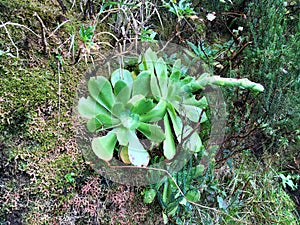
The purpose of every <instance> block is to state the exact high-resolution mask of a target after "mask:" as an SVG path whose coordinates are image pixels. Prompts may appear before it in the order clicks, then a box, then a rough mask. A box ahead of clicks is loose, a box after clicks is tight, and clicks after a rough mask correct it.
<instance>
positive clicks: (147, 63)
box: [142, 48, 157, 73]
mask: <svg viewBox="0 0 300 225" xmlns="http://www.w3.org/2000/svg"><path fill="white" fill-rule="evenodd" d="M155 62H157V55H156V53H155V52H154V51H153V50H152V49H151V48H148V49H147V50H146V52H145V54H144V60H143V64H142V68H143V70H150V71H151V73H154V64H155Z"/></svg>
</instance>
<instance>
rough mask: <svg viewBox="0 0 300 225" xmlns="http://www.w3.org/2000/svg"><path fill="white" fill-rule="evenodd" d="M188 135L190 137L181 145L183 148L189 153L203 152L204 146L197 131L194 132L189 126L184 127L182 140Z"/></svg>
mask: <svg viewBox="0 0 300 225" xmlns="http://www.w3.org/2000/svg"><path fill="white" fill-rule="evenodd" d="M189 135H190V137H189V138H188V139H187V140H185V142H184V143H183V146H184V148H185V149H187V150H189V151H191V152H200V151H201V150H203V149H204V146H203V144H202V141H201V139H200V136H199V134H198V133H197V131H194V130H193V128H192V127H190V126H189V125H184V128H183V135H182V138H183V139H185V138H186V137H188V136H189ZM180 141H182V140H180Z"/></svg>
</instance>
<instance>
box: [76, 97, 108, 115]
mask: <svg viewBox="0 0 300 225" xmlns="http://www.w3.org/2000/svg"><path fill="white" fill-rule="evenodd" d="M78 112H79V114H80V115H81V116H82V117H84V118H87V119H91V118H94V117H95V116H96V115H98V114H100V113H101V114H106V115H110V112H108V111H107V110H106V109H105V108H104V107H103V106H101V105H100V104H99V103H97V102H96V101H95V100H94V99H92V98H91V97H90V96H88V97H87V98H80V99H79V103H78Z"/></svg>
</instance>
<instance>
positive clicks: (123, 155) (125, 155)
mask: <svg viewBox="0 0 300 225" xmlns="http://www.w3.org/2000/svg"><path fill="white" fill-rule="evenodd" d="M119 156H120V158H121V160H122V161H123V163H125V164H130V160H129V155H128V147H127V146H123V147H122V148H121V150H120V154H119Z"/></svg>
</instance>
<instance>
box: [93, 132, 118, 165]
mask: <svg viewBox="0 0 300 225" xmlns="http://www.w3.org/2000/svg"><path fill="white" fill-rule="evenodd" d="M116 142H117V136H116V134H115V133H114V132H113V131H110V132H109V133H108V134H107V135H106V136H103V137H97V138H95V139H93V141H92V149H93V151H94V153H95V154H96V155H97V157H99V158H100V159H102V160H104V161H109V160H111V159H112V157H113V153H114V149H115V145H116Z"/></svg>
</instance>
